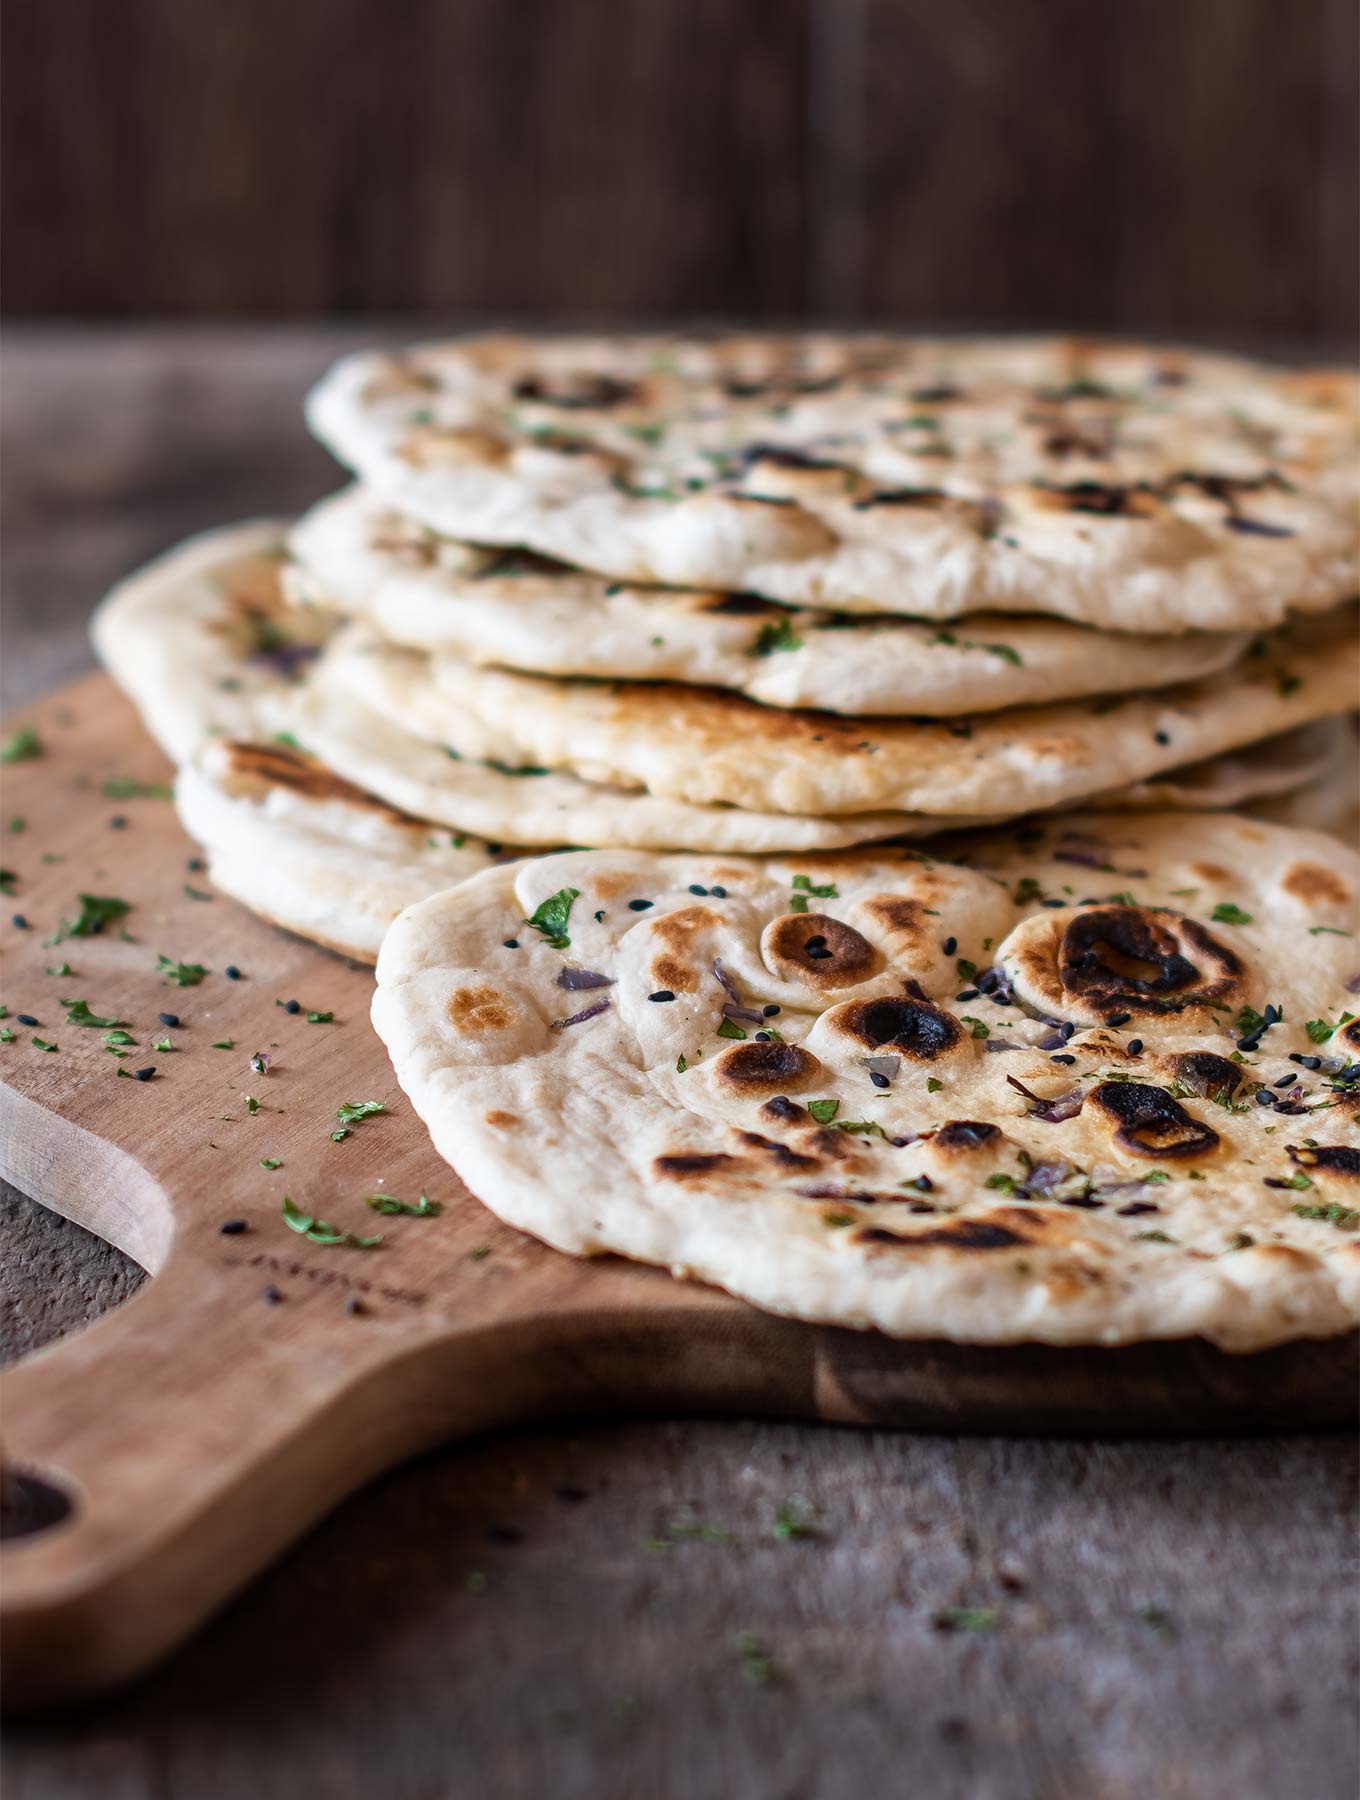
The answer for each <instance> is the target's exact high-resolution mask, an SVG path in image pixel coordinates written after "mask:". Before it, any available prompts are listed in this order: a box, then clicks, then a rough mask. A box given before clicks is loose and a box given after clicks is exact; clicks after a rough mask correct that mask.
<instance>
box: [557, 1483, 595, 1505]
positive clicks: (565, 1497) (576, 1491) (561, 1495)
mask: <svg viewBox="0 0 1360 1800" xmlns="http://www.w3.org/2000/svg"><path fill="white" fill-rule="evenodd" d="M553 1492H554V1493H555V1494H556V1495H557V1498H558V1499H559V1500H561V1501H563V1502H564V1503H565V1504H566V1505H567V1506H578V1505H579V1504H580V1503H581V1501H582V1500H589V1498H590V1495H589V1493H588V1492H587V1491H586V1489H585V1488H580V1487H572V1486H571V1485H570V1484H569V1483H567V1482H563V1483H562V1485H561V1486H560V1487H556V1488H554V1489H553Z"/></svg>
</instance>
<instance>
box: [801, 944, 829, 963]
mask: <svg viewBox="0 0 1360 1800" xmlns="http://www.w3.org/2000/svg"><path fill="white" fill-rule="evenodd" d="M805 948H806V949H807V953H808V955H809V956H810V957H811V958H812V960H813V962H825V961H826V959H827V957H828V956H830V955H831V951H830V950H828V949H827V947H826V945H825V944H822V945H819V946H815V947H814V946H813V945H812V944H808V945H806V946H805Z"/></svg>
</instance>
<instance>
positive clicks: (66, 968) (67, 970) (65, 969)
mask: <svg viewBox="0 0 1360 1800" xmlns="http://www.w3.org/2000/svg"><path fill="white" fill-rule="evenodd" d="M43 974H44V975H71V974H74V970H73V969H72V968H71V965H70V963H68V962H64V963H58V964H57V966H56V968H55V969H44V970H43Z"/></svg>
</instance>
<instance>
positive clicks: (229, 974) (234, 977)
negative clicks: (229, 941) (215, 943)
mask: <svg viewBox="0 0 1360 1800" xmlns="http://www.w3.org/2000/svg"><path fill="white" fill-rule="evenodd" d="M222 973H223V974H224V975H225V976H226V978H227V980H228V981H240V980H241V971H240V970H239V969H238V968H237V967H236V964H235V963H228V964H227V966H226V968H225V969H223V971H222Z"/></svg>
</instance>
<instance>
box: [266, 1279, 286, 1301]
mask: <svg viewBox="0 0 1360 1800" xmlns="http://www.w3.org/2000/svg"><path fill="white" fill-rule="evenodd" d="M260 1298H261V1299H262V1300H263V1301H264V1302H265V1304H266V1305H267V1306H277V1305H278V1304H279V1302H280V1301H281V1300H282V1299H283V1292H282V1290H281V1289H279V1288H276V1287H275V1286H274V1283H273V1282H272V1281H271V1282H270V1284H269V1286H268V1287H267V1288H264V1289H262V1290H261V1294H260Z"/></svg>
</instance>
